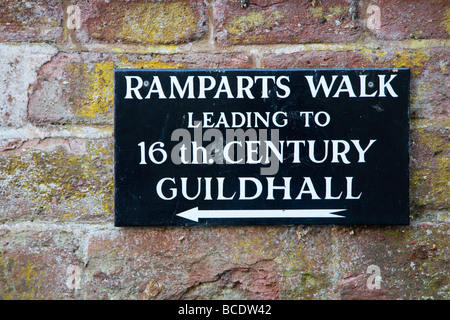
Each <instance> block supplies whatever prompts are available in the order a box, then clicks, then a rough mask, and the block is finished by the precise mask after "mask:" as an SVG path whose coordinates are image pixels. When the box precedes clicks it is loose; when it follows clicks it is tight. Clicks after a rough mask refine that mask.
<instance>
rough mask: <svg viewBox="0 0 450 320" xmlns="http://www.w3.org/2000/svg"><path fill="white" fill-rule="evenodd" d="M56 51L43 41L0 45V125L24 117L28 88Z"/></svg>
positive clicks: (13, 124) (19, 122)
mask: <svg viewBox="0 0 450 320" xmlns="http://www.w3.org/2000/svg"><path fill="white" fill-rule="evenodd" d="M55 53H56V50H55V49H54V48H51V47H49V46H45V45H32V46H27V45H7V44H1V45H0V73H1V74H2V78H3V79H2V80H1V81H0V128H2V127H20V126H22V125H23V124H24V123H25V122H26V121H27V102H28V99H27V92H28V89H29V86H30V84H31V83H32V82H34V81H35V79H36V72H37V70H38V68H39V67H40V66H41V65H42V64H43V63H45V62H46V61H47V60H49V59H50V57H51V56H52V55H53V54H55Z"/></svg>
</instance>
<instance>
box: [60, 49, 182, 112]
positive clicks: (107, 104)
mask: <svg viewBox="0 0 450 320" xmlns="http://www.w3.org/2000/svg"><path fill="white" fill-rule="evenodd" d="M181 67H182V65H181V64H170V63H164V62H161V61H160V60H159V59H158V58H156V59H154V60H150V61H147V60H136V61H130V60H128V59H127V57H125V56H121V57H119V59H118V61H117V62H114V61H113V60H107V61H102V62H98V63H96V64H94V66H93V67H90V68H88V67H87V66H86V65H85V64H75V65H69V66H68V67H67V70H68V71H69V73H70V77H71V78H75V79H79V80H80V82H79V83H78V86H79V91H80V92H79V95H82V97H79V98H78V99H73V100H72V102H71V103H72V105H73V106H74V112H75V113H76V114H78V115H79V116H81V117H85V118H90V119H92V118H95V117H97V116H99V115H103V116H105V114H106V112H107V111H108V110H110V108H112V106H113V103H114V83H113V82H114V69H117V68H122V69H124V68H133V69H168V68H181ZM106 116H107V117H108V118H112V114H108V115H106Z"/></svg>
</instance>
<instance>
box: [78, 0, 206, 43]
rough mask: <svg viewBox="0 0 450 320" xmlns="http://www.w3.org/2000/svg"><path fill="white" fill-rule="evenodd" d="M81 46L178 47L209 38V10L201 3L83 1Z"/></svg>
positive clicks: (190, 0)
mask: <svg viewBox="0 0 450 320" xmlns="http://www.w3.org/2000/svg"><path fill="white" fill-rule="evenodd" d="M77 5H78V6H79V8H80V13H81V15H80V17H81V20H80V26H81V28H80V29H79V30H75V36H76V38H77V40H78V41H80V42H82V43H88V42H106V43H116V42H119V43H142V44H176V43H185V42H190V41H194V40H199V39H201V38H202V37H203V36H204V35H205V34H207V15H206V13H207V9H206V5H205V3H204V2H203V1H201V0H170V1H155V0H133V1H127V0H111V1H103V0H81V1H78V2H77Z"/></svg>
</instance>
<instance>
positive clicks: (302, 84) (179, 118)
mask: <svg viewBox="0 0 450 320" xmlns="http://www.w3.org/2000/svg"><path fill="white" fill-rule="evenodd" d="M409 77H410V76H409V69H403V68H402V69H286V70H272V69H271V70H268V69H265V70H260V69H256V70H255V69H251V70H250V69H249V70H243V69H239V70H236V69H232V70H229V69H226V70H133V69H123V70H116V71H115V80H114V81H115V89H114V94H115V115H114V117H115V119H114V122H115V225H116V226H184V225H293V224H347V225H361V224H363V225H373V224H380V225H386V224H392V225H395V224H408V223H409V166H408V164H409V149H408V146H409V83H410V78H409Z"/></svg>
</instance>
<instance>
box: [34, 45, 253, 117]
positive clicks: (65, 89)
mask: <svg viewBox="0 0 450 320" xmlns="http://www.w3.org/2000/svg"><path fill="white" fill-rule="evenodd" d="M252 66H254V64H253V60H252V59H251V58H250V57H248V56H247V55H245V54H239V53H229V54H227V53H225V54H210V53H188V54H174V55H165V56H164V55H161V56H157V57H155V56H151V55H114V54H103V53H59V54H58V55H57V56H56V57H55V58H54V59H53V60H52V61H50V62H49V63H47V64H45V65H44V66H43V67H42V68H41V69H40V70H39V73H38V78H37V82H36V83H35V85H34V86H33V90H32V93H31V94H30V95H29V105H28V117H29V119H30V120H31V121H33V122H37V123H49V122H50V123H90V124H112V122H113V120H112V119H113V101H114V92H113V76H114V73H113V71H114V69H115V68H145V69H167V68H220V67H222V68H224V67H234V68H248V67H252Z"/></svg>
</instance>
